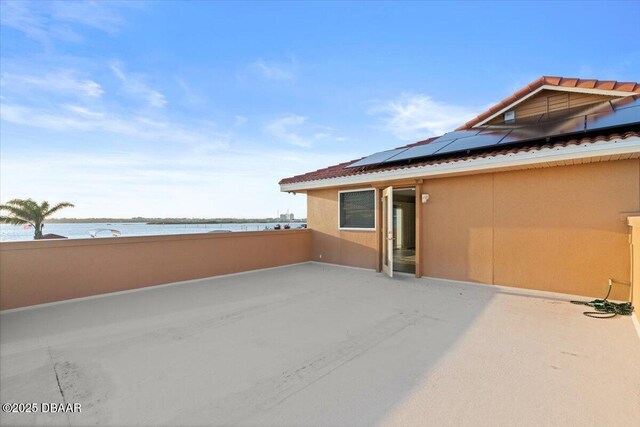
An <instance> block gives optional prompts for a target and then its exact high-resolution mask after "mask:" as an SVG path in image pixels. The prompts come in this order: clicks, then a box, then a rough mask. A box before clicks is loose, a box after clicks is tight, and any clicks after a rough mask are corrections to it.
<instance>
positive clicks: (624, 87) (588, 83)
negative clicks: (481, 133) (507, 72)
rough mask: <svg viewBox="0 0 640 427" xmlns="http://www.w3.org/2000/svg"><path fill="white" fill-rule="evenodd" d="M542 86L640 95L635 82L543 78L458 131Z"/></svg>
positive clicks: (639, 88) (470, 121)
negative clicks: (615, 91)
mask: <svg viewBox="0 0 640 427" xmlns="http://www.w3.org/2000/svg"><path fill="white" fill-rule="evenodd" d="M542 86H557V87H566V88H580V89H597V90H618V91H623V92H635V93H638V94H640V84H638V83H635V82H618V81H615V80H595V79H576V78H570V77H554V76H542V77H540V78H539V79H537V80H535V81H533V82H531V83H529V84H528V85H526V86H525V87H523V88H522V89H520V90H519V91H517V92H516V93H514V94H512V95H511V96H508V97H506V98H505V99H503V100H502V101H500V102H498V103H497V104H496V105H494V106H493V107H491V108H489V109H488V110H487V111H485V112H483V113H481V114H479V115H478V116H476V117H475V118H473V119H471V120H469V121H468V122H467V123H465V124H464V125H462V126H460V127H459V128H457V129H456V130H462V129H469V128H470V127H473V126H475V125H476V124H478V123H480V122H481V121H483V120H485V119H486V118H488V117H491V116H492V115H494V114H495V113H497V112H498V111H500V110H502V109H503V108H506V107H508V106H509V105H511V104H513V103H514V102H517V101H519V100H520V99H522V98H524V97H525V96H527V95H529V94H530V93H531V92H534V91H536V90H537V89H539V88H540V87H542Z"/></svg>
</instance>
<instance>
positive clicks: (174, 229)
mask: <svg viewBox="0 0 640 427" xmlns="http://www.w3.org/2000/svg"><path fill="white" fill-rule="evenodd" d="M278 224H279V225H280V226H284V225H285V224H286V223H276V222H269V223H244V224H237V223H229V224H146V223H139V222H128V223H127V222H113V223H99V222H92V223H55V224H46V225H45V226H44V229H43V230H42V231H43V233H44V234H58V235H61V236H65V237H68V238H70V239H91V238H92V234H93V235H96V238H112V233H111V232H109V231H108V230H118V231H119V232H120V237H132V236H158V235H168V234H189V233H210V232H223V231H232V232H238V231H260V230H265V229H267V230H272V229H273V228H274V227H275V226H276V225H278ZM290 225H291V228H292V229H295V228H301V227H302V225H303V224H301V223H292V224H290ZM96 231H98V232H97V233H96ZM20 240H33V229H32V228H31V229H25V228H24V227H23V226H22V225H8V224H0V242H10V241H20Z"/></svg>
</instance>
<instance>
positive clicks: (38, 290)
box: [0, 229, 311, 310]
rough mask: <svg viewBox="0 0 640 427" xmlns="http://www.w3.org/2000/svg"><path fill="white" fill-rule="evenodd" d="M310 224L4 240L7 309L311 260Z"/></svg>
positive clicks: (2, 282)
mask: <svg viewBox="0 0 640 427" xmlns="http://www.w3.org/2000/svg"><path fill="white" fill-rule="evenodd" d="M310 254H311V239H310V230H306V229H305V230H279V231H256V232H235V233H220V234H217V233H216V234H181V235H170V236H147V237H119V238H102V239H69V240H46V241H45V240H42V241H27V242H7V243H0V309H2V310H7V309H12V308H19V307H26V306H31V305H35V304H43V303H50V302H56V301H63V300H69V299H74V298H81V297H87V296H93V295H99V294H106V293H111V292H118V291H126V290H132V289H139V288H144V287H147V286H154V285H160V284H166V283H172V282H179V281H184V280H191V279H201V278H206V277H212V276H218V275H223V274H231V273H239V272H244V271H251V270H257V269H262V268H269V267H278V266H282V265H288V264H296V263H300V262H306V261H309V260H310Z"/></svg>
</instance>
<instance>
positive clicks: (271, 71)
mask: <svg viewBox="0 0 640 427" xmlns="http://www.w3.org/2000/svg"><path fill="white" fill-rule="evenodd" d="M295 68H296V63H295V61H294V60H290V61H288V62H277V61H265V60H263V59H258V60H257V61H255V62H253V63H251V64H250V65H249V69H250V70H252V71H254V72H256V73H258V74H260V75H261V76H262V77H264V78H265V79H267V80H274V81H288V80H293V79H295V77H296V73H295Z"/></svg>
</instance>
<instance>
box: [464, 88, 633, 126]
mask: <svg viewBox="0 0 640 427" xmlns="http://www.w3.org/2000/svg"><path fill="white" fill-rule="evenodd" d="M544 90H554V91H556V92H578V93H589V94H592V95H605V96H612V97H616V98H624V97H626V96H630V95H638V94H637V93H636V92H629V91H621V90H604V89H589V88H581V87H564V86H553V85H542V86H540V87H539V88H537V89H536V90H534V91H533V92H531V93H529V94H527V95H525V96H523V97H522V98H520V99H518V100H517V101H515V102H513V103H511V104H509V105H507V106H506V107H504V108H502V109H501V110H498V111H497V112H495V113H494V114H492V115H490V116H489V117H487V118H486V119H483V120H481V121H480V122H478V123H476V124H475V125H473V126H471V127H472V128H477V127H480V126H483V125H485V124H487V123H489V122H490V121H491V120H493V119H495V118H496V117H499V116H501V115H502V114H504V113H505V112H507V111H509V110H511V109H513V108H514V107H515V106H516V105H518V104H520V103H522V102H524V101H526V100H527V99H529V98H531V97H532V96H535V95H537V94H538V93H540V92H542V91H544Z"/></svg>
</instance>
